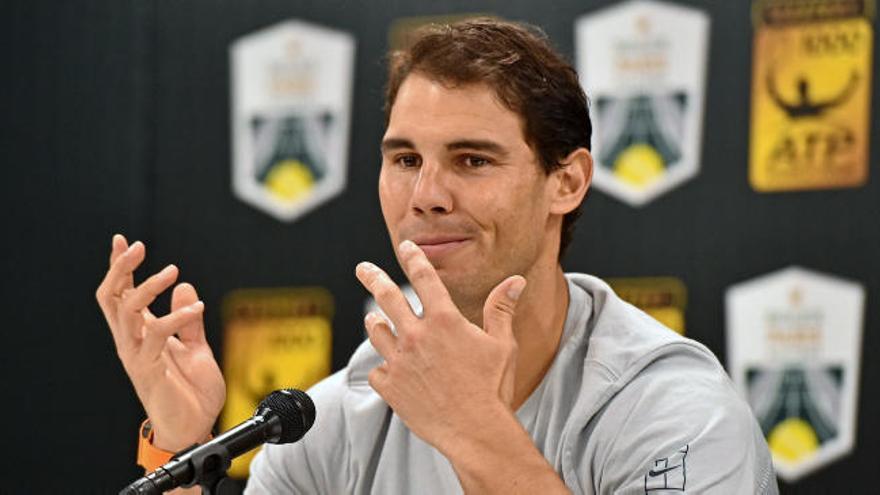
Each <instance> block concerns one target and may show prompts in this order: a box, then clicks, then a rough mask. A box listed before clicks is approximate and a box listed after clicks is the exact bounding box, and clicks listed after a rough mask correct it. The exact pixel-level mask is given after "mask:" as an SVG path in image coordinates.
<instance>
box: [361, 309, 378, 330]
mask: <svg viewBox="0 0 880 495" xmlns="http://www.w3.org/2000/svg"><path fill="white" fill-rule="evenodd" d="M375 319H376V314H375V313H373V312H372V311H370V312H369V313H367V314H366V316H364V325H366V326H367V327H369V326H371V325H372V324H373V320H375Z"/></svg>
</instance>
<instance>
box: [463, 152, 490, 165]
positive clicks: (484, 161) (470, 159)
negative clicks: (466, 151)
mask: <svg viewBox="0 0 880 495" xmlns="http://www.w3.org/2000/svg"><path fill="white" fill-rule="evenodd" d="M489 163H491V162H490V161H489V159H488V158H483V157H482V156H476V155H467V156H465V157H464V164H465V165H466V166H468V167H471V168H478V167H484V166H486V165H489Z"/></svg>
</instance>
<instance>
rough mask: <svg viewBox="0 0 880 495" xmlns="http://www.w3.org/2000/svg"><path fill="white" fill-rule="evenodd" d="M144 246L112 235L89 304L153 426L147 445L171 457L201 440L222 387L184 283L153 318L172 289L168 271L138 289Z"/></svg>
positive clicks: (222, 396) (199, 308) (173, 274)
mask: <svg viewBox="0 0 880 495" xmlns="http://www.w3.org/2000/svg"><path fill="white" fill-rule="evenodd" d="M145 256H146V247H145V246H144V244H143V243H141V242H140V241H138V242H135V243H133V244H132V245H131V246H129V245H128V242H127V241H126V240H125V238H124V237H123V236H121V235H119V234H117V235H115V236H113V248H112V251H111V254H110V269H109V270H108V271H107V275H106V276H105V277H104V280H103V281H102V282H101V285H100V286H99V287H98V290H97V293H96V297H97V299H98V304H99V305H100V306H101V310H102V311H103V312H104V317H105V318H106V319H107V323H108V324H109V325H110V331H111V332H112V333H113V340H114V341H115V342H116V352H117V353H118V354H119V359H120V360H121V361H122V365H123V366H124V367H125V371H126V373H128V376H129V378H131V382H132V383H133V384H134V388H135V391H136V392H137V395H138V398H139V399H140V401H141V404H143V406H144V409H145V410H146V412H147V416H148V417H149V418H150V422H151V423H152V424H153V428H154V431H155V436H154V438H153V444H154V445H155V446H156V447H158V448H160V449H163V450H168V451H172V452H176V451H178V450H181V449H183V448H186V447H189V446H190V445H192V444H194V443H196V442H202V441H204V440H205V439H206V438H207V437H208V435H209V434H210V431H211V427H212V426H213V425H214V422H215V421H216V419H217V416H218V415H219V414H220V409H221V408H222V407H223V402H224V401H225V400H226V386H225V384H224V382H223V375H222V374H221V373H220V368H219V367H218V366H217V361H216V360H215V359H214V355H213V353H212V352H211V348H210V347H209V346H208V343H207V341H206V340H205V326H204V321H203V319H202V313H203V311H204V303H202V302H201V301H199V298H198V295H197V294H196V290H195V288H194V287H193V286H192V285H190V284H187V283H181V284H178V285H177V286H176V287H174V291H173V292H172V295H171V312H170V313H168V314H167V315H164V316H156V315H153V314H152V313H151V312H150V310H149V307H148V306H149V305H150V304H151V303H152V302H153V301H154V300H155V299H156V297H157V296H158V295H159V294H161V293H162V292H164V291H165V290H166V289H168V288H169V287H171V286H172V285H174V283H175V281H176V280H177V276H178V270H177V267H175V266H174V265H168V266H167V267H166V268H165V269H163V270H162V271H160V272H159V273H157V274H155V275H153V276H151V277H150V278H148V279H146V280H144V281H143V283H141V284H140V285H138V286H135V285H134V270H135V269H137V267H138V266H139V265H140V264H141V263H142V262H143V261H144V258H145Z"/></svg>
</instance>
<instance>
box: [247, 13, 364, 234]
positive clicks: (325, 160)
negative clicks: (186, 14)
mask: <svg viewBox="0 0 880 495" xmlns="http://www.w3.org/2000/svg"><path fill="white" fill-rule="evenodd" d="M230 58H231V65H232V84H231V91H232V141H233V162H232V186H233V190H234V192H235V194H236V196H238V198H239V199H241V200H242V201H244V202H246V203H249V204H251V205H252V206H255V207H257V208H259V209H261V210H263V211H265V212H266V213H268V214H270V215H272V216H274V217H276V218H277V219H279V220H282V221H293V220H295V219H296V218H298V217H299V216H301V215H303V214H305V213H306V212H308V211H310V210H312V209H313V208H316V207H318V206H320V205H321V204H322V203H324V202H326V201H328V200H329V199H331V198H332V197H334V196H336V195H337V194H339V193H340V192H342V190H343V189H344V188H345V182H346V168H347V163H348V156H347V155H348V134H349V127H350V121H351V93H352V78H353V73H354V38H353V37H352V36H351V35H349V34H347V33H344V32H341V31H336V30H331V29H327V28H324V27H319V26H315V25H312V24H307V23H305V22H301V21H287V22H284V23H281V24H278V25H276V26H273V27H270V28H267V29H264V30H261V31H258V32H256V33H253V34H249V35H247V36H244V37H242V38H240V39H238V40H237V41H235V42H234V43H233V44H232V47H231V48H230Z"/></svg>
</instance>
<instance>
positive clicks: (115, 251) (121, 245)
mask: <svg viewBox="0 0 880 495" xmlns="http://www.w3.org/2000/svg"><path fill="white" fill-rule="evenodd" d="M110 245H111V249H110V266H113V262H114V261H116V259H117V258H119V257H120V256H122V253H124V252H125V250H126V249H128V241H127V240H126V239H125V236H123V235H122V234H114V235H113V240H112V241H111V242H110Z"/></svg>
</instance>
